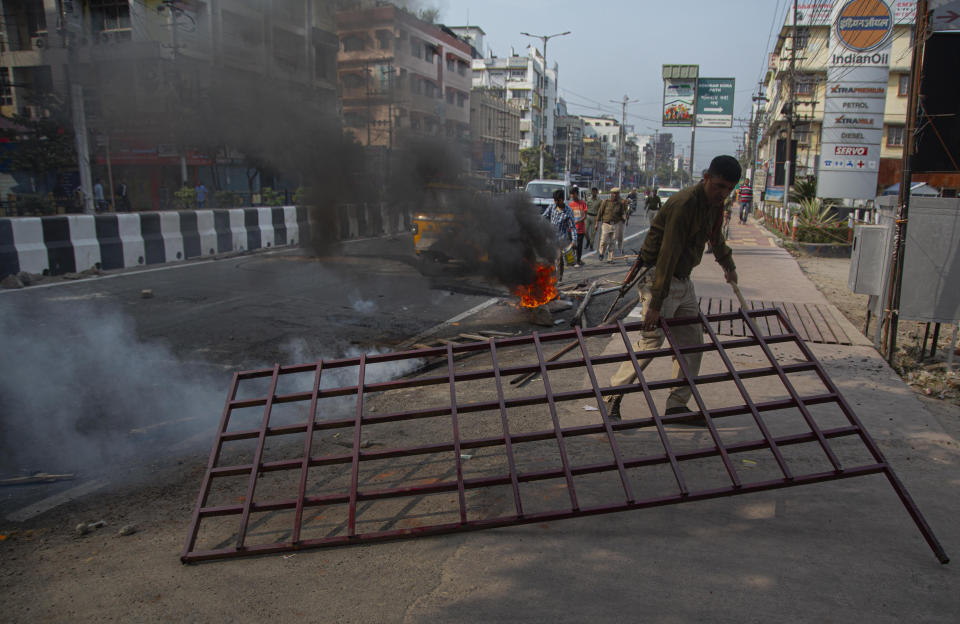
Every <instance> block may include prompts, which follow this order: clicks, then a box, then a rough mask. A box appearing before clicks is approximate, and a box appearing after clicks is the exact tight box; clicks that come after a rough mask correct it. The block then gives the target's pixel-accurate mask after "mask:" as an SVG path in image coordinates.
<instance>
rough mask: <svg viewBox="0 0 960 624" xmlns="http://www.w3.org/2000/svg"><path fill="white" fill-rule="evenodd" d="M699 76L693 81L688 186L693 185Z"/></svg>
mask: <svg viewBox="0 0 960 624" xmlns="http://www.w3.org/2000/svg"><path fill="white" fill-rule="evenodd" d="M699 78H700V75H699V72H697V77H696V78H694V79H693V123H692V124H690V184H693V180H694V177H693V145H694V143H695V139H696V136H697V80H699ZM680 186H683V174H682V173H681V174H680Z"/></svg>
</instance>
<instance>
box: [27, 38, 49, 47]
mask: <svg viewBox="0 0 960 624" xmlns="http://www.w3.org/2000/svg"><path fill="white" fill-rule="evenodd" d="M30 46H31V47H32V48H33V49H34V50H45V49H46V48H47V36H46V35H34V36H33V37H30Z"/></svg>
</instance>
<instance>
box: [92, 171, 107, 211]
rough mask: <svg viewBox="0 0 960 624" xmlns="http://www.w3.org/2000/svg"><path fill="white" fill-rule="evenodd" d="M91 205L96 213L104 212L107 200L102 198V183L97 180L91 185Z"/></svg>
mask: <svg viewBox="0 0 960 624" xmlns="http://www.w3.org/2000/svg"><path fill="white" fill-rule="evenodd" d="M93 205H94V210H95V211H96V212H105V211H106V209H107V200H106V199H104V197H103V183H101V182H100V180H99V179H98V180H97V181H96V183H95V184H94V185H93Z"/></svg>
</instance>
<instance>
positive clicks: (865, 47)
mask: <svg viewBox="0 0 960 624" xmlns="http://www.w3.org/2000/svg"><path fill="white" fill-rule="evenodd" d="M834 32H835V33H836V36H837V39H839V40H840V42H841V43H842V44H843V45H844V46H845V47H846V48H847V49H849V50H853V51H855V52H869V51H870V50H873V49H875V48H879V47H880V46H882V45H883V44H884V43H886V42H887V39H888V38H889V37H890V34H891V33H892V32H893V12H892V11H891V10H890V7H889V6H888V5H887V3H886V2H883V0H850V1H849V2H847V3H846V4H844V5H843V6H842V7H841V9H840V15H838V16H837V17H836V18H835V19H834Z"/></svg>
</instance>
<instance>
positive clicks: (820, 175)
mask: <svg viewBox="0 0 960 624" xmlns="http://www.w3.org/2000/svg"><path fill="white" fill-rule="evenodd" d="M897 3H898V0H846V1H843V0H838V1H837V2H834V5H833V12H832V13H831V20H830V23H831V28H830V54H829V57H828V59H827V90H826V99H825V101H824V116H823V130H822V136H821V138H820V167H819V171H818V172H817V196H818V197H843V198H847V199H870V198H873V197H875V196H876V194H877V174H878V173H879V171H880V147H881V142H882V141H883V127H884V126H883V118H884V109H885V104H886V96H887V82H888V80H889V76H890V50H891V39H892V34H893V27H894V24H895V19H894V7H895V6H896V5H897Z"/></svg>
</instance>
